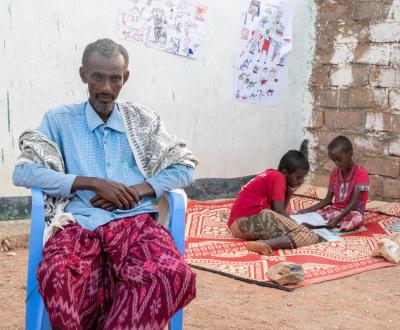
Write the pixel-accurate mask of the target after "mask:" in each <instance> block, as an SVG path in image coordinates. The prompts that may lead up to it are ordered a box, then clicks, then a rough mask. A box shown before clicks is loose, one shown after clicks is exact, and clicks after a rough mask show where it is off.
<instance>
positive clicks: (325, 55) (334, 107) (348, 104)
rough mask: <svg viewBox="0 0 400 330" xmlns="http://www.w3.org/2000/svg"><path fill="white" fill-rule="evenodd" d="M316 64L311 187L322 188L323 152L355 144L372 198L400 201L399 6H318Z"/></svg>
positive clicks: (347, 1) (341, 1)
mask: <svg viewBox="0 0 400 330" xmlns="http://www.w3.org/2000/svg"><path fill="white" fill-rule="evenodd" d="M315 5H316V7H317V8H316V9H317V17H316V22H315V24H316V25H315V29H316V46H315V62H314V64H313V68H312V74H311V79H310V83H309V88H310V94H311V98H312V100H311V102H310V104H312V108H311V109H310V115H309V116H308V117H309V118H308V119H307V122H306V135H307V136H308V137H309V139H310V141H311V144H310V156H311V157H310V159H311V164H312V174H311V176H310V177H311V182H312V183H314V184H318V185H322V186H326V185H327V182H328V177H329V172H330V170H331V169H332V168H333V166H334V165H333V163H332V162H331V161H330V160H329V158H328V156H327V151H326V146H327V145H328V143H329V142H330V140H331V139H332V138H334V137H335V136H337V135H341V134H343V135H346V136H347V137H349V138H350V139H351V140H352V142H353V147H354V149H355V159H356V161H358V162H360V163H361V164H362V165H363V166H365V167H366V168H367V169H368V171H369V174H370V187H371V197H373V198H377V199H386V200H392V199H399V198H400V166H399V162H400V91H399V86H400V70H399V69H400V44H399V41H400V0H391V1H387V0H382V1H369V0H315Z"/></svg>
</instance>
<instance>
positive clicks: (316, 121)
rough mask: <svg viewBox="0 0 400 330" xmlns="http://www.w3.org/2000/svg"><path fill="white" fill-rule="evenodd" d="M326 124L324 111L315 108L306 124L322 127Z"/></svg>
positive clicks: (311, 126)
mask: <svg viewBox="0 0 400 330" xmlns="http://www.w3.org/2000/svg"><path fill="white" fill-rule="evenodd" d="M324 124H325V119H324V112H323V111H320V110H317V109H314V110H313V112H312V114H311V116H310V118H309V119H308V121H307V123H306V125H305V126H306V127H307V128H321V127H324Z"/></svg>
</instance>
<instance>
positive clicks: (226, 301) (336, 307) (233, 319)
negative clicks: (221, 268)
mask: <svg viewBox="0 0 400 330" xmlns="http://www.w3.org/2000/svg"><path fill="white" fill-rule="evenodd" d="M16 253H17V255H16V256H11V257H10V256H7V253H5V252H1V253H0V301H1V302H2V303H1V304H0V329H13V330H14V329H23V328H24V314H25V306H24V300H25V281H26V265H27V255H28V254H27V250H26V249H18V250H16ZM196 273H197V275H198V276H197V298H196V299H195V300H194V301H193V302H192V303H191V304H190V305H189V306H188V307H187V308H186V309H185V316H184V328H185V329H187V330H194V329H217V330H225V329H226V330H228V329H307V330H308V329H400V267H390V268H385V269H379V270H375V271H370V272H366V273H362V274H359V275H354V276H351V277H348V278H344V279H340V280H335V281H330V282H325V283H321V284H315V285H312V286H309V287H305V288H300V289H297V290H295V291H294V292H284V291H280V290H277V289H271V288H264V287H259V286H256V285H253V284H247V283H244V282H240V281H237V280H233V279H230V278H228V277H224V276H220V275H217V274H212V273H208V272H204V271H198V270H196Z"/></svg>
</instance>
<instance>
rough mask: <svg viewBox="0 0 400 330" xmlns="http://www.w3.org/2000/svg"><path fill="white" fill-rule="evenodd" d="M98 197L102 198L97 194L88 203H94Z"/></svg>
mask: <svg viewBox="0 0 400 330" xmlns="http://www.w3.org/2000/svg"><path fill="white" fill-rule="evenodd" d="M99 199H102V198H101V197H100V196H99V195H96V196H94V197H93V198H92V199H91V200H90V203H91V204H92V205H93V204H94V203H96V202H97V201H98V200H99Z"/></svg>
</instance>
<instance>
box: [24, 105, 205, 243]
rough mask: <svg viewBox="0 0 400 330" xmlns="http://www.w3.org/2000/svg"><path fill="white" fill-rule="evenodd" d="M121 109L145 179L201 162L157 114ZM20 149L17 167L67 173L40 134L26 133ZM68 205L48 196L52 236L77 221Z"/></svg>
mask: <svg viewBox="0 0 400 330" xmlns="http://www.w3.org/2000/svg"><path fill="white" fill-rule="evenodd" d="M118 106H119V109H120V111H121V114H122V118H123V121H124V126H125V131H126V135H127V138H128V141H129V145H130V147H131V149H132V152H133V155H134V157H135V160H136V163H137V165H138V167H139V169H140V171H141V172H142V174H143V176H144V177H145V178H150V177H152V176H154V175H156V174H157V173H159V172H160V171H162V170H163V169H165V168H167V167H168V166H170V165H173V164H182V165H186V166H189V167H192V168H195V167H196V165H197V164H198V161H197V159H196V158H195V157H194V156H193V154H192V153H191V152H190V151H189V150H188V149H186V143H185V142H184V141H183V140H181V139H178V138H176V137H175V136H172V135H169V134H168V133H167V131H166V130H165V127H164V125H163V123H162V121H161V119H160V117H159V115H158V114H157V113H155V112H153V111H149V110H147V109H146V108H145V107H143V106H141V105H137V104H133V103H130V102H126V103H118ZM19 148H20V150H21V155H20V156H19V158H18V161H17V165H20V164H24V163H36V164H40V165H44V166H46V167H48V168H50V169H52V170H54V171H57V172H65V167H64V160H63V157H62V154H61V152H60V149H59V148H58V145H57V144H56V143H54V142H52V141H50V140H49V139H48V138H47V137H46V136H45V135H44V134H42V133H40V132H39V131H37V130H27V131H25V132H23V133H22V134H21V136H20V138H19ZM68 202H69V200H68V199H67V198H65V197H53V196H47V195H45V220H46V222H47V223H48V224H50V226H51V227H53V228H52V231H51V232H50V233H49V234H48V237H50V235H51V234H52V233H53V232H54V231H55V230H57V228H62V226H63V225H65V224H66V223H68V222H69V221H74V219H73V218H72V215H71V214H70V213H65V212H64V208H65V206H66V205H67V204H68ZM48 237H47V238H48Z"/></svg>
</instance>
